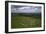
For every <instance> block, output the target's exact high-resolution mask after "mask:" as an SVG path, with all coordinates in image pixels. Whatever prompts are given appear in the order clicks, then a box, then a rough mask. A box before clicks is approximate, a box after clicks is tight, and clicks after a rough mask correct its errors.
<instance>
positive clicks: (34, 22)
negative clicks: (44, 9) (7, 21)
mask: <svg viewBox="0 0 46 34" xmlns="http://www.w3.org/2000/svg"><path fill="white" fill-rule="evenodd" d="M35 27H41V15H38V14H37V15H34V14H33V15H32V14H30V15H29V14H25V15H24V14H11V28H35Z"/></svg>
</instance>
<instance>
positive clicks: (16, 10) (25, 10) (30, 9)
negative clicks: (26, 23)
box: [11, 6, 41, 13]
mask: <svg viewBox="0 0 46 34" xmlns="http://www.w3.org/2000/svg"><path fill="white" fill-rule="evenodd" d="M16 7H17V6H16ZM11 12H13V13H40V12H41V7H40V6H21V7H17V8H13V9H11Z"/></svg>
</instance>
